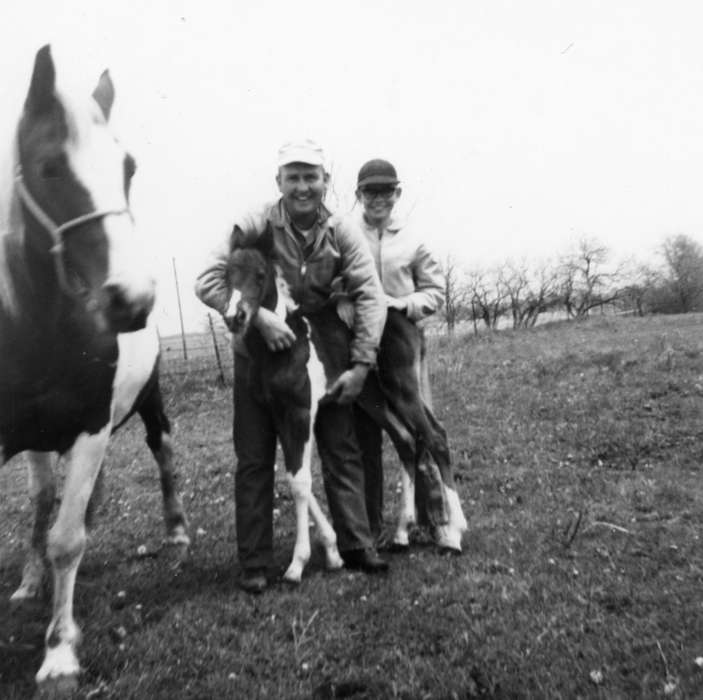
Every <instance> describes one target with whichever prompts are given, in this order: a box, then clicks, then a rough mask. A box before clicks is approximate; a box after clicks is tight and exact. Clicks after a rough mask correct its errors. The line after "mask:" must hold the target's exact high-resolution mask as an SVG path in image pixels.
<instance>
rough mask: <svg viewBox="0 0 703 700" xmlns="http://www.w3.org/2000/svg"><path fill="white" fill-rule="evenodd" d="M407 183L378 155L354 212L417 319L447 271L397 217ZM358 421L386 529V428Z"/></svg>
mask: <svg viewBox="0 0 703 700" xmlns="http://www.w3.org/2000/svg"><path fill="white" fill-rule="evenodd" d="M401 194H402V189H401V188H400V181H399V180H398V175H397V173H396V169H395V168H394V167H393V165H392V164H391V163H389V162H388V161H386V160H382V159H378V158H377V159H374V160H370V161H368V162H367V163H365V164H364V165H363V166H362V167H361V169H360V170H359V175H358V178H357V189H356V197H357V200H358V201H359V203H360V204H361V210H360V211H359V212H358V213H355V214H353V215H352V216H354V217H355V218H356V224H357V225H358V226H359V227H360V228H361V230H362V231H363V233H364V235H365V237H366V239H367V240H368V242H369V245H370V247H371V252H372V254H373V258H374V261H375V263H376V269H377V270H378V274H379V277H380V279H381V284H382V286H383V291H384V292H385V294H386V302H387V304H388V306H389V307H391V308H394V309H398V310H400V311H403V312H405V314H406V315H407V317H408V318H409V319H410V320H411V321H414V322H418V321H422V320H423V319H425V318H427V317H428V316H431V315H432V314H433V313H435V312H436V311H437V310H438V309H439V307H440V306H441V304H442V298H443V294H444V276H443V274H442V270H441V268H440V265H439V263H438V261H437V259H436V258H435V257H434V256H433V255H432V253H431V252H430V251H429V249H428V248H427V247H426V246H425V244H424V242H423V240H422V239H421V237H420V236H419V235H418V234H417V232H416V231H415V230H413V228H412V227H410V226H407V225H405V224H404V223H402V222H400V221H399V220H398V219H396V218H394V217H393V208H394V207H395V205H396V203H397V202H398V200H399V199H400V196H401ZM421 364H422V372H421V375H422V376H421V385H422V393H423V399H424V400H425V402H426V403H427V404H428V405H429V404H430V388H429V378H428V374H427V367H426V362H425V358H424V356H423V358H422V363H421ZM354 420H355V425H356V431H357V437H358V441H359V446H360V448H361V452H362V461H363V464H364V476H365V489H366V507H367V511H368V516H369V525H370V526H371V533H372V535H373V536H374V537H375V538H376V539H378V538H379V537H380V536H381V534H382V531H383V462H382V433H381V429H380V428H379V427H378V425H376V423H374V422H373V421H372V420H371V419H370V418H369V417H368V416H367V415H366V414H365V413H364V412H363V411H362V410H361V409H359V408H355V416H354Z"/></svg>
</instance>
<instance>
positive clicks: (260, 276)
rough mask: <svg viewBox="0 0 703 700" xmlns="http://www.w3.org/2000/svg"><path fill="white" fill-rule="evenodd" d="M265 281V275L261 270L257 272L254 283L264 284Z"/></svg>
mask: <svg viewBox="0 0 703 700" xmlns="http://www.w3.org/2000/svg"><path fill="white" fill-rule="evenodd" d="M265 279H266V273H265V272H264V271H263V270H260V271H259V272H257V273H256V281H257V282H264V280H265Z"/></svg>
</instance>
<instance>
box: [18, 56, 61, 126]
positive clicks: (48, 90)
mask: <svg viewBox="0 0 703 700" xmlns="http://www.w3.org/2000/svg"><path fill="white" fill-rule="evenodd" d="M55 85H56V69H55V68H54V60H53V58H52V57H51V47H50V46H49V44H46V45H45V46H42V47H41V48H40V49H39V51H37V55H36V57H35V59H34V70H33V71H32V79H31V81H30V83H29V92H28V93H27V99H26V100H25V103H24V108H25V110H26V111H27V112H31V113H32V114H45V113H46V112H48V111H49V110H50V109H51V107H52V106H53V104H54V100H55V96H54V87H55Z"/></svg>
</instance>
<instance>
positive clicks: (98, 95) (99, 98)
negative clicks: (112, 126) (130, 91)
mask: <svg viewBox="0 0 703 700" xmlns="http://www.w3.org/2000/svg"><path fill="white" fill-rule="evenodd" d="M93 99H94V100H95V101H96V102H97V103H98V106H99V107H100V109H101V111H102V113H103V116H104V117H105V120H106V121H107V120H108V119H109V118H110V111H111V110H112V103H113V102H114V101H115V86H114V85H113V84H112V78H111V77H110V73H109V71H107V70H104V71H103V72H102V75H101V76H100V79H99V80H98V84H97V86H96V88H95V90H93Z"/></svg>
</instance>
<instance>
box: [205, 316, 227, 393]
mask: <svg viewBox="0 0 703 700" xmlns="http://www.w3.org/2000/svg"><path fill="white" fill-rule="evenodd" d="M207 320H208V322H209V324H210V334H211V335H212V344H213V346H214V348H215V358H216V359H217V369H218V370H219V372H220V384H222V386H224V385H225V373H224V372H223V371H222V359H221V358H220V348H219V346H218V345H217V335H216V334H215V325H214V324H213V322H212V316H211V315H210V314H209V313H208V315H207Z"/></svg>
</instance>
